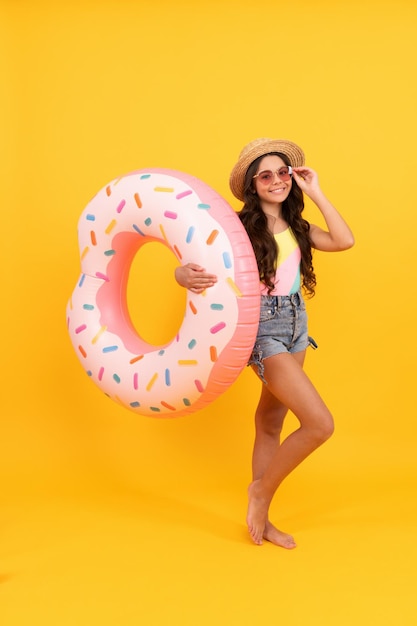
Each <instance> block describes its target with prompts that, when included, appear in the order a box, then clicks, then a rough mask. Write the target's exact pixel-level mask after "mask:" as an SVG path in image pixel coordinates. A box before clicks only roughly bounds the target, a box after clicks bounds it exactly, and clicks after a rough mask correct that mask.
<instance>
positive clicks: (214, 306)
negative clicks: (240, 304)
mask: <svg viewBox="0 0 417 626" xmlns="http://www.w3.org/2000/svg"><path fill="white" fill-rule="evenodd" d="M210 309H213V311H223V309H224V306H223V304H216V303H214V302H213V304H210Z"/></svg>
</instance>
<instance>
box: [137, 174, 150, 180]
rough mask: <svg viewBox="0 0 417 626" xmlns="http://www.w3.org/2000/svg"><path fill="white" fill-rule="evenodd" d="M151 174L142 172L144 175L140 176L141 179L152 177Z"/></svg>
mask: <svg viewBox="0 0 417 626" xmlns="http://www.w3.org/2000/svg"><path fill="white" fill-rule="evenodd" d="M150 177H151V175H150V174H142V176H141V177H140V179H141V180H143V179H145V178H150Z"/></svg>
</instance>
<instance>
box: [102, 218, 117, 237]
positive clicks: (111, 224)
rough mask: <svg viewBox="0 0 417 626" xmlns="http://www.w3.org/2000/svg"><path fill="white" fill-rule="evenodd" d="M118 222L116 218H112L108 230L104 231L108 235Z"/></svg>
mask: <svg viewBox="0 0 417 626" xmlns="http://www.w3.org/2000/svg"><path fill="white" fill-rule="evenodd" d="M116 224H117V222H116V220H112V221H111V222H110V224H109V225H108V226H107V228H106V230H105V231H104V232H105V233H106V235H108V234H109V233H110V232H111V231H112V230H113V228H114V227H115V226H116Z"/></svg>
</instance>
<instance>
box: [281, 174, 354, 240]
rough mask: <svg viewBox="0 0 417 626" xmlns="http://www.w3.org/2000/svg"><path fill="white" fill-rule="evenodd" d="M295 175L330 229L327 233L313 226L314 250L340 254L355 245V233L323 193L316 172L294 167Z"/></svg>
mask: <svg viewBox="0 0 417 626" xmlns="http://www.w3.org/2000/svg"><path fill="white" fill-rule="evenodd" d="M293 173H294V178H295V180H296V182H297V185H298V186H299V187H300V188H301V189H302V190H303V192H304V193H305V194H306V195H307V196H308V197H309V198H310V199H311V200H312V201H313V202H314V204H315V205H316V206H317V208H318V209H319V211H320V212H321V214H322V215H323V217H324V220H325V222H326V225H327V228H328V230H327V231H326V230H323V229H322V228H320V227H319V226H316V225H315V224H311V226H310V238H311V241H312V244H313V246H314V248H316V249H317V250H323V251H324V252H338V251H341V250H348V249H349V248H351V247H352V246H353V245H354V243H355V238H354V236H353V233H352V231H351V230H350V228H349V226H348V225H347V223H346V222H345V220H344V219H343V217H342V216H341V215H340V213H339V212H338V211H337V209H336V208H335V207H334V206H333V204H332V203H331V202H330V200H328V198H326V196H325V195H324V193H323V192H322V190H321V188H320V185H319V181H318V176H317V174H316V172H315V171H314V170H312V169H311V168H309V167H294V168H293Z"/></svg>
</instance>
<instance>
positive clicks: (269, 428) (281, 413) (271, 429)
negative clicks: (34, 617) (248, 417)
mask: <svg viewBox="0 0 417 626" xmlns="http://www.w3.org/2000/svg"><path fill="white" fill-rule="evenodd" d="M286 412H287V411H286V409H269V410H260V409H258V410H257V412H256V415H255V424H256V431H257V433H258V434H261V433H262V434H263V435H266V436H268V437H272V438H273V439H276V438H279V436H280V435H281V432H282V427H283V424H284V418H285V415H286Z"/></svg>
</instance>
